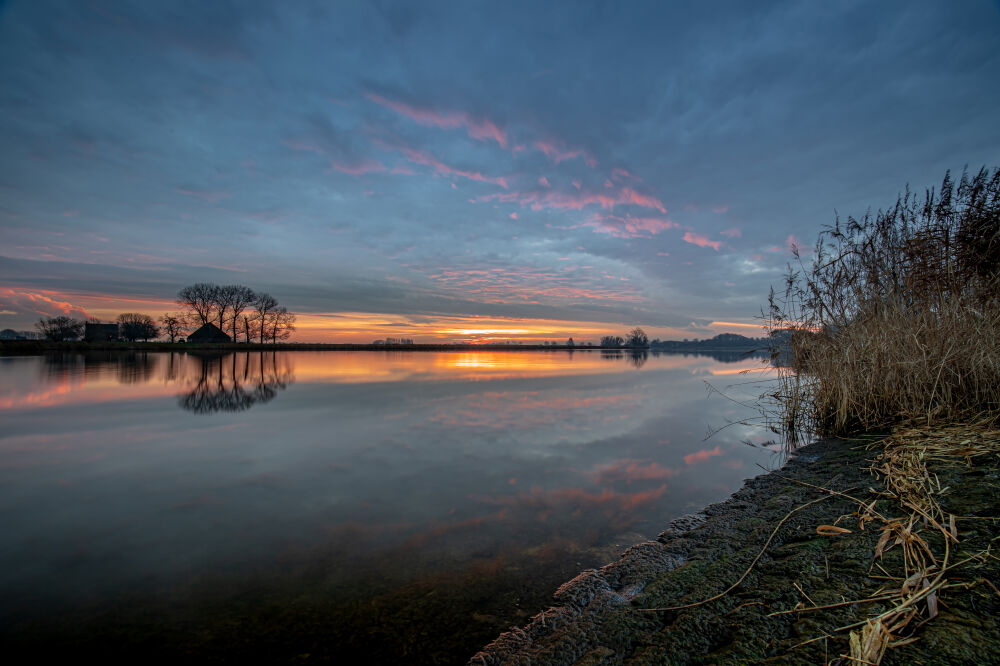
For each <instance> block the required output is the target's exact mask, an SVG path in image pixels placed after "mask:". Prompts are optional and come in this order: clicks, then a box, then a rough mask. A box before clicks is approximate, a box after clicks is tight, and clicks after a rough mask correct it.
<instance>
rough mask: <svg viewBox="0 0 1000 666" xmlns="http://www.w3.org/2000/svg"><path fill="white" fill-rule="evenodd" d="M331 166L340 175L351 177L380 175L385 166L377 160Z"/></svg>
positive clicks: (334, 163) (332, 164) (338, 163)
mask: <svg viewBox="0 0 1000 666" xmlns="http://www.w3.org/2000/svg"><path fill="white" fill-rule="evenodd" d="M331 166H332V167H333V168H334V169H336V170H337V171H340V172H341V173H349V174H351V175H352V176H360V175H362V174H366V173H382V172H383V171H385V165H384V164H382V163H381V162H379V161H378V160H365V161H363V162H359V163H358V164H341V163H340V162H332V163H331Z"/></svg>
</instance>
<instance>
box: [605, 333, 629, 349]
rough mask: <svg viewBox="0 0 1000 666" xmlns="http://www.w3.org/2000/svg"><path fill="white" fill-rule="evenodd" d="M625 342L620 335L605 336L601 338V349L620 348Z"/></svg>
mask: <svg viewBox="0 0 1000 666" xmlns="http://www.w3.org/2000/svg"><path fill="white" fill-rule="evenodd" d="M623 344H625V340H624V339H623V338H622V337H621V336H620V335H605V336H604V337H602V338H601V346H602V347H621V346H622V345H623Z"/></svg>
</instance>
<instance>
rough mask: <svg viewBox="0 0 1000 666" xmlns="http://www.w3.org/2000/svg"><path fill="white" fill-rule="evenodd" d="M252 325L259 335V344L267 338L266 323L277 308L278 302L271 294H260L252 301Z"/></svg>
mask: <svg viewBox="0 0 1000 666" xmlns="http://www.w3.org/2000/svg"><path fill="white" fill-rule="evenodd" d="M252 307H253V315H252V319H253V324H254V330H255V333H260V343H261V344H264V338H265V337H267V331H268V327H267V322H268V318H269V317H270V316H271V313H272V311H273V310H274V309H275V308H277V307H278V300H277V299H276V298H275V297H274V296H272V295H271V294H265V293H260V294H257V298H255V299H254V301H253V305H252Z"/></svg>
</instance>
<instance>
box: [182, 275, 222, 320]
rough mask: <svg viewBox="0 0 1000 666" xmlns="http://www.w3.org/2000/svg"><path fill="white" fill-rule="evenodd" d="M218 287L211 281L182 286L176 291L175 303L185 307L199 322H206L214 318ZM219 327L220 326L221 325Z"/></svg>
mask: <svg viewBox="0 0 1000 666" xmlns="http://www.w3.org/2000/svg"><path fill="white" fill-rule="evenodd" d="M218 292H219V287H218V286H217V285H214V284H212V283H211V282H199V283H197V284H193V285H191V286H189V287H184V288H183V289H181V290H180V291H179V292H177V303H178V304H180V305H181V306H182V307H185V308H187V309H188V310H189V311H190V312H191V314H192V315H193V316H194V317H195V319H196V321H197V322H198V323H199V324H201V325H204V324H207V323H208V322H210V321H212V319H213V318H214V317H213V315H214V313H215V311H216V309H217V303H218ZM219 328H222V327H221V326H220V327H219Z"/></svg>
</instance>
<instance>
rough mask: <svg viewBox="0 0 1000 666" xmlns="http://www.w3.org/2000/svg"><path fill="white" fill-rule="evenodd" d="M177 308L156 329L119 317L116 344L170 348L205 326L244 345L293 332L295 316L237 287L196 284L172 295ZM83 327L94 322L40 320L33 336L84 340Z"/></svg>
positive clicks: (145, 320)
mask: <svg viewBox="0 0 1000 666" xmlns="http://www.w3.org/2000/svg"><path fill="white" fill-rule="evenodd" d="M177 304H178V305H180V306H181V307H182V308H183V311H181V312H177V313H168V314H164V315H163V316H161V317H160V318H159V325H158V324H157V321H156V320H154V319H153V318H152V317H150V316H149V315H147V314H142V313H139V312H125V313H122V314H120V315H118V318H117V320H116V321H115V322H113V323H115V324H117V335H116V336H115V337H116V338H121V339H125V340H128V341H129V342H135V341H137V340H142V341H143V342H148V341H149V340H155V339H156V338H157V337H159V336H160V335H163V336H164V337H166V338H168V339H169V340H170V342H176V341H177V340H178V339H179V338H181V337H183V336H184V335H185V334H186V333H187V332H190V331H194V330H196V329H198V328H200V327H202V326H204V325H205V324H213V325H215V326H217V327H218V328H219V330H221V331H224V332H227V333H228V334H229V336H230V339H231V340H232V341H233V342H238V341H239V339H240V337H242V338H243V340H244V342H247V343H249V342H251V341H258V342H260V343H261V344H264V342H267V341H270V342H272V343H276V342H277V341H278V340H287V339H288V338H289V337H290V336H291V334H292V331H294V330H295V315H294V314H292V313H291V312H289V311H288V308H286V307H285V306H283V305H279V304H278V300H277V299H276V298H274V297H273V296H271V295H270V294H268V293H266V292H255V291H254V290H252V289H250V288H249V287H245V286H243V285H223V286H219V285H216V284H212V283H210V282H198V283H196V284H193V285H190V286H187V287H184V288H183V289H181V290H180V291H179V292H177ZM87 324H91V325H94V324H101V322H100V320H97V319H90V320H88V321H86V322H85V321H83V320H80V319H74V318H72V317H67V316H65V315H60V316H58V317H46V318H42V319H40V320H39V321H38V323H36V324H35V328H36V329H38V332H39V333H41V334H42V336H43V337H44V338H45V339H46V340H49V341H52V342H63V341H66V340H77V339H79V338H81V337H83V336H84V330H85V327H86V325H87Z"/></svg>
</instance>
